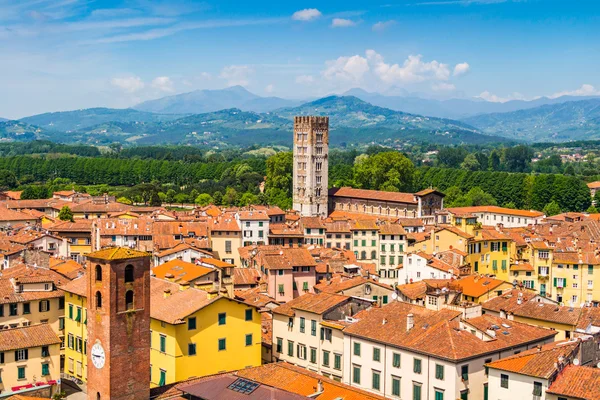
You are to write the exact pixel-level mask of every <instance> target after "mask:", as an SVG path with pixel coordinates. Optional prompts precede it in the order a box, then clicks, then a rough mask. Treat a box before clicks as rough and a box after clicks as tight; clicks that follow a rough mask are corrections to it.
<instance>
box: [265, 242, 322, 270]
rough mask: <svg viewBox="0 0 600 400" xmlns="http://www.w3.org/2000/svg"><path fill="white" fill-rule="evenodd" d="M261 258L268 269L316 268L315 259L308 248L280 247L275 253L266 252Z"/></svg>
mask: <svg viewBox="0 0 600 400" xmlns="http://www.w3.org/2000/svg"><path fill="white" fill-rule="evenodd" d="M261 258H262V261H263V265H264V267H265V268H267V269H292V268H293V267H302V266H304V267H314V266H316V265H317V263H316V261H315V259H314V258H313V257H312V256H311V255H310V252H309V251H308V250H307V249H306V248H288V247H278V248H277V249H276V250H275V251H273V252H266V254H264V255H262V254H261Z"/></svg>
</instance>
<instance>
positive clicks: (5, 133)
mask: <svg viewBox="0 0 600 400" xmlns="http://www.w3.org/2000/svg"><path fill="white" fill-rule="evenodd" d="M55 135H56V133H55V132H51V131H48V130H46V129H43V128H40V127H38V126H34V125H30V124H27V123H25V122H22V121H11V120H5V121H0V141H3V140H4V141H7V140H8V141H20V142H24V141H30V140H36V139H54V137H55ZM60 135H61V134H60V133H58V136H60Z"/></svg>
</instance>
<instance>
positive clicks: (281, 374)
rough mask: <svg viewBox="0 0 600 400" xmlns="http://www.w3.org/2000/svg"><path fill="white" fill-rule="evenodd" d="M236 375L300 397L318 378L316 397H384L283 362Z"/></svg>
mask: <svg viewBox="0 0 600 400" xmlns="http://www.w3.org/2000/svg"><path fill="white" fill-rule="evenodd" d="M236 374H237V376H241V377H244V378H247V379H251V380H253V381H255V382H260V383H262V384H265V385H269V386H273V387H276V388H279V389H283V390H286V391H288V392H291V393H297V394H300V395H302V396H310V395H311V394H314V393H315V392H316V391H317V383H318V381H321V383H322V384H323V393H322V394H320V395H319V396H317V397H315V398H316V399H318V400H337V399H343V400H383V399H385V398H384V397H382V396H378V395H376V394H373V393H369V392H367V391H364V390H361V389H358V388H354V387H352V386H350V385H346V384H343V383H340V382H336V381H334V380H332V379H329V378H326V377H324V376H323V375H321V374H318V373H316V372H312V371H309V370H307V369H305V368H301V367H297V366H295V365H292V364H289V363H286V362H278V363H271V364H265V365H262V366H260V367H254V368H244V369H242V370H239V371H238V372H236Z"/></svg>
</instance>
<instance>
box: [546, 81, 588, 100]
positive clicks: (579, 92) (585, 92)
mask: <svg viewBox="0 0 600 400" xmlns="http://www.w3.org/2000/svg"><path fill="white" fill-rule="evenodd" d="M561 96H600V90H599V89H596V88H595V87H594V86H592V85H590V84H588V83H586V84H583V85H581V87H580V88H579V89H575V90H565V91H562V92H557V93H554V94H552V95H550V96H548V97H550V98H551V99H555V98H557V97H561Z"/></svg>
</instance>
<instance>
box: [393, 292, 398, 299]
mask: <svg viewBox="0 0 600 400" xmlns="http://www.w3.org/2000/svg"><path fill="white" fill-rule="evenodd" d="M397 298H398V295H397V294H396V292H394V293H392V300H396V299H397Z"/></svg>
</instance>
